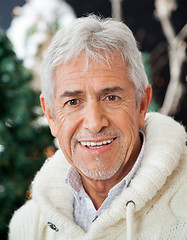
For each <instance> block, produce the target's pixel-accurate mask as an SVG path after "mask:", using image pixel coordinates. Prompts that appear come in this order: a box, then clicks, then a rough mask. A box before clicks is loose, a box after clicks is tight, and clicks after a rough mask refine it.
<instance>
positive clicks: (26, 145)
mask: <svg viewBox="0 0 187 240" xmlns="http://www.w3.org/2000/svg"><path fill="white" fill-rule="evenodd" d="M186 12H187V2H186V0H138V1H137V0H66V1H63V0H53V1H51V0H27V1H25V0H6V1H1V2H0V239H1V240H4V239H7V232H8V224H9V221H10V218H11V216H12V214H13V212H14V211H15V210H16V209H17V208H18V207H20V206H21V205H22V204H23V203H24V202H25V201H26V199H29V198H31V197H32V192H31V190H30V188H31V184H32V179H33V178H34V175H35V174H36V172H37V171H38V170H39V169H40V167H41V166H42V164H43V162H44V161H45V159H46V158H47V157H50V156H52V155H53V154H54V152H55V150H56V148H57V146H56V145H57V144H55V140H54V139H53V137H52V136H51V134H50V131H49V128H48V126H47V123H46V120H45V118H44V117H43V114H42V111H41V108H40V104H39V94H40V79H39V71H40V64H41V60H42V56H43V52H44V51H45V49H46V46H47V45H48V43H49V42H50V39H51V37H52V36H53V35H54V33H55V32H56V31H57V30H58V29H59V28H61V27H63V26H65V25H66V24H68V23H70V22H71V21H72V20H73V19H75V18H77V17H81V16H86V15H88V14H89V13H95V14H97V15H101V16H104V17H111V16H112V17H115V18H116V19H118V20H120V21H123V22H125V23H126V24H127V25H128V26H129V27H130V29H131V30H132V31H133V33H134V35H135V38H136V40H137V42H138V44H139V48H140V51H141V52H142V58H143V62H144V66H145V70H146V73H147V75H148V78H149V81H150V83H151V85H152V87H153V100H152V102H151V105H150V108H149V111H158V112H161V113H162V114H165V115H170V116H172V117H173V118H175V119H176V120H177V121H179V122H181V123H182V124H183V125H184V126H186V127H187V75H186V69H187V68H186V67H187V61H186V39H187V23H186V20H187V17H186V16H187V14H186Z"/></svg>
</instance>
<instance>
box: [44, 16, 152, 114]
mask: <svg viewBox="0 0 187 240" xmlns="http://www.w3.org/2000/svg"><path fill="white" fill-rule="evenodd" d="M81 53H84V56H85V57H86V65H85V68H86V67H88V64H89V60H90V59H92V60H96V61H102V62H104V61H105V62H107V63H110V58H111V57H112V55H113V54H114V53H119V54H120V55H121V57H122V60H123V62H124V64H127V65H128V70H129V72H128V76H129V79H130V81H131V82H132V83H133V84H134V86H135V91H136V101H137V103H140V100H141V98H142V96H143V95H144V91H145V89H146V88H147V86H148V79H147V76H146V74H145V71H144V66H143V63H142V58H141V53H140V52H139V50H138V47H137V43H136V40H135V39H134V37H133V34H132V32H131V30H130V29H129V28H128V27H127V26H126V25H125V24H124V23H122V22H118V21H116V20H114V19H112V18H107V19H102V18H100V17H96V16H95V15H90V16H88V17H82V18H78V19H75V20H74V21H73V22H72V23H70V24H69V25H68V26H66V27H64V28H62V29H60V30H59V31H58V32H57V33H56V35H55V36H54V38H53V39H52V42H51V44H50V45H49V48H48V50H47V52H46V54H45V57H44V59H43V64H42V70H41V81H42V94H43V96H44V98H45V101H46V103H47V105H48V106H49V108H50V110H51V112H52V113H53V97H54V86H55V85H54V70H55V68H56V67H57V66H58V65H59V64H64V65H65V64H67V63H68V62H69V61H72V60H75V59H76V58H77V57H78V56H79V55H80V54H81Z"/></svg>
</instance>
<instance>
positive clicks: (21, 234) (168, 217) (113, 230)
mask: <svg viewBox="0 0 187 240" xmlns="http://www.w3.org/2000/svg"><path fill="white" fill-rule="evenodd" d="M142 130H143V132H144V133H145V141H146V143H145V144H146V149H145V153H144V158H143V160H142V163H141V167H140V168H139V169H138V171H137V173H136V174H135V176H134V178H133V179H132V180H131V182H130V184H129V186H128V187H127V188H126V189H124V191H123V192H122V193H121V194H120V196H118V197H117V198H116V199H115V200H114V201H113V202H112V204H111V206H110V208H109V209H107V210H106V211H104V212H103V213H102V214H101V215H100V216H99V217H98V218H97V219H96V220H95V221H94V222H93V223H92V225H91V227H90V229H89V231H88V232H84V230H83V229H82V228H80V227H79V226H78V225H76V223H75V222H74V217H73V202H74V197H73V195H72V193H71V191H70V190H69V188H68V186H67V184H66V183H65V182H64V178H65V176H66V173H67V169H68V167H69V165H68V163H67V161H66V160H65V158H64V156H63V154H62V152H61V150H59V151H57V153H56V154H55V155H54V156H53V157H52V158H50V159H49V160H47V161H46V163H45V164H44V165H43V167H42V168H41V170H40V171H39V172H38V173H37V175H36V177H35V179H34V182H33V198H32V199H31V200H28V201H27V202H26V203H25V205H23V206H22V207H21V208H20V209H18V210H17V211H16V212H15V214H14V216H13V218H12V220H11V223H10V231H9V240H54V239H55V240H72V239H76V240H94V239H95V240H99V239H106V240H114V239H117V240H122V239H123V240H125V239H127V238H126V231H127V228H126V221H127V220H128V219H127V218H129V216H128V212H127V206H128V205H127V202H129V201H133V202H134V203H135V209H134V214H133V213H132V212H131V213H132V214H130V215H131V217H132V215H133V219H132V221H133V222H132V226H130V227H133V232H134V239H137V240H150V239H151V240H158V239H159V240H186V239H187V181H186V180H187V150H186V145H185V141H186V133H185V130H184V128H183V127H182V126H181V125H180V124H179V123H177V122H175V121H174V120H173V119H172V118H170V117H166V116H163V115H161V114H158V113H149V114H147V117H146V123H145V126H144V127H143V129H142ZM128 221H129V220H128Z"/></svg>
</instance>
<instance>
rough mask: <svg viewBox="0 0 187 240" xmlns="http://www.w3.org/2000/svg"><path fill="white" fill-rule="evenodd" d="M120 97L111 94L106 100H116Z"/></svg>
mask: <svg viewBox="0 0 187 240" xmlns="http://www.w3.org/2000/svg"><path fill="white" fill-rule="evenodd" d="M118 99H119V97H118V96H115V95H110V96H107V97H106V100H108V101H116V100H118Z"/></svg>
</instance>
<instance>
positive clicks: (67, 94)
mask: <svg viewBox="0 0 187 240" xmlns="http://www.w3.org/2000/svg"><path fill="white" fill-rule="evenodd" d="M82 93H83V92H82V91H80V90H75V91H65V92H63V93H62V94H61V97H75V96H78V95H80V94H82Z"/></svg>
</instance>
